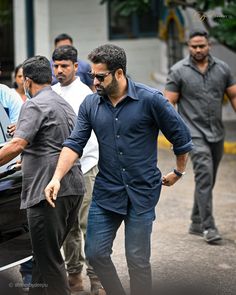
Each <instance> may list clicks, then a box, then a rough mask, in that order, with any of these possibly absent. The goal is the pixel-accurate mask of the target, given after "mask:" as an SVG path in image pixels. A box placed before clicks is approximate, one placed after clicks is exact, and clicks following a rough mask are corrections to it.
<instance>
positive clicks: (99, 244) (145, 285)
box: [85, 201, 155, 295]
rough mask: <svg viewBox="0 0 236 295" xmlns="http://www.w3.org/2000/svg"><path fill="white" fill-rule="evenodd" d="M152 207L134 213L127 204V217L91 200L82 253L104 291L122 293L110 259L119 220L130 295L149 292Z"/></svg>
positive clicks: (120, 294)
mask: <svg viewBox="0 0 236 295" xmlns="http://www.w3.org/2000/svg"><path fill="white" fill-rule="evenodd" d="M154 218H155V210H154V209H153V210H150V211H148V212H146V213H145V214H139V215H137V214H136V212H135V210H134V208H133V206H132V205H131V204H130V203H129V205H128V214H127V215H126V216H124V215H121V214H117V213H114V212H111V211H107V210H105V209H103V208H101V207H100V206H97V204H96V203H95V202H94V201H92V203H91V206H90V209H89V215H88V227H87V231H86V233H87V234H86V242H85V256H86V258H87V259H88V261H89V263H90V264H91V265H92V266H93V268H94V270H95V272H96V274H97V275H98V277H99V279H100V280H101V283H102V285H103V287H104V288H105V290H106V293H107V294H109V295H125V294H126V293H125V291H124V289H123V287H122V285H121V282H120V279H119V277H118V275H117V272H116V269H115V267H114V264H113V262H112V260H111V253H112V245H113V241H114V239H115V237H116V233H117V230H118V228H119V227H120V225H121V223H122V221H124V225H125V230H124V232H125V256H126V260H127V264H128V269H129V276H130V289H131V293H130V294H131V295H144V294H145V295H151V288H152V275H151V265H150V254H151V251H150V249H151V232H152V224H153V220H154Z"/></svg>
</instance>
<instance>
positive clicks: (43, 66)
mask: <svg viewBox="0 0 236 295" xmlns="http://www.w3.org/2000/svg"><path fill="white" fill-rule="evenodd" d="M22 68H23V76H24V78H26V77H28V78H30V79H31V80H33V82H35V83H36V84H40V85H42V84H51V81H52V70H51V66H50V62H49V60H48V59H47V58H46V57H45V56H41V55H37V56H34V57H30V58H28V59H27V60H25V61H24V62H23V65H22Z"/></svg>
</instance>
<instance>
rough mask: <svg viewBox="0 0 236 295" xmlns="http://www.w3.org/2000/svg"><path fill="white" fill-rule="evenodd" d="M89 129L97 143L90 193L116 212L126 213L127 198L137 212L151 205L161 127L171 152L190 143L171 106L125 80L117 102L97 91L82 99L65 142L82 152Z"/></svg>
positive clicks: (158, 178) (182, 150)
mask: <svg viewBox="0 0 236 295" xmlns="http://www.w3.org/2000/svg"><path fill="white" fill-rule="evenodd" d="M92 129H93V130H94V131H95V134H96V136H97V139H98V143H99V164H98V166H99V173H98V175H97V177H96V181H95V185H94V192H93V198H94V200H95V201H96V202H97V204H98V205H99V206H101V207H103V208H104V209H107V210H111V211H114V212H117V213H120V214H126V213H127V204H128V200H129V199H130V201H131V203H132V205H133V206H134V208H135V210H136V212H137V213H138V214H140V213H143V212H147V211H148V210H150V209H152V208H153V207H154V206H155V205H156V203H157V201H158V199H159V195H160V191H161V172H160V170H159V169H158V167H157V136H158V133H159V130H161V131H162V132H163V134H164V135H165V136H166V137H167V139H168V140H169V141H170V142H171V143H172V144H173V151H174V152H175V154H184V153H186V152H189V151H190V150H191V148H192V141H191V137H190V132H189V130H188V128H187V127H186V125H185V123H184V122H183V120H182V119H181V117H180V116H179V114H178V113H177V112H176V110H175V109H174V107H173V106H172V105H171V104H170V103H169V102H168V101H167V100H166V99H165V98H164V97H163V95H162V94H161V93H160V92H159V91H157V90H156V89H153V88H150V87H147V86H145V85H143V84H139V83H135V82H133V81H132V80H129V79H128V89H127V96H126V98H124V99H123V100H122V101H121V102H120V103H119V104H118V105H117V106H116V107H113V106H112V105H111V103H110V101H109V99H108V98H106V97H104V98H103V97H100V96H99V95H98V94H97V93H94V94H91V95H88V96H87V97H86V98H85V100H84V102H83V103H82V104H81V107H80V110H79V115H78V118H77V123H76V126H75V128H74V130H73V132H72V134H71V136H70V137H69V138H68V139H67V140H66V141H65V142H64V146H66V147H69V148H71V149H72V150H74V151H75V152H77V153H78V154H79V156H82V152H83V148H84V146H85V144H86V142H87V140H88V139H89V137H90V134H91V130H92ZM173 165H174V163H173ZM171 169H172V167H170V170H171Z"/></svg>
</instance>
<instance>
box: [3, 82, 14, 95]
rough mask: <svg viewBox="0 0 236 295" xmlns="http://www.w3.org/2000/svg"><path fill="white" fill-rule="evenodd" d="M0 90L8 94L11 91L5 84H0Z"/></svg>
mask: <svg viewBox="0 0 236 295" xmlns="http://www.w3.org/2000/svg"><path fill="white" fill-rule="evenodd" d="M0 91H1V93H9V94H10V93H11V92H12V91H11V88H10V87H8V86H7V85H5V84H0Z"/></svg>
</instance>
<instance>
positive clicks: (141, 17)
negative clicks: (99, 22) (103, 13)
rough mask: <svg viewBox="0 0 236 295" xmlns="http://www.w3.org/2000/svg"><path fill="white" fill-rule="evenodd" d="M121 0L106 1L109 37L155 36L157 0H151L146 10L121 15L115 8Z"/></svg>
mask: <svg viewBox="0 0 236 295" xmlns="http://www.w3.org/2000/svg"><path fill="white" fill-rule="evenodd" d="M121 1H122V0H114V1H109V2H108V17H109V39H110V40H112V39H132V38H143V37H153V36H157V32H158V16H157V11H158V9H157V7H158V2H159V1H158V0H155V1H152V7H151V8H150V9H148V10H147V11H143V12H141V13H140V12H139V13H137V12H134V13H132V14H131V15H129V16H122V15H121V14H120V12H119V11H118V9H117V6H118V4H120V2H121Z"/></svg>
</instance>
